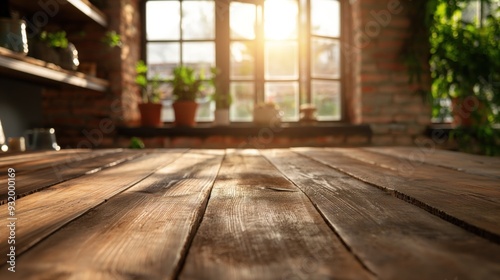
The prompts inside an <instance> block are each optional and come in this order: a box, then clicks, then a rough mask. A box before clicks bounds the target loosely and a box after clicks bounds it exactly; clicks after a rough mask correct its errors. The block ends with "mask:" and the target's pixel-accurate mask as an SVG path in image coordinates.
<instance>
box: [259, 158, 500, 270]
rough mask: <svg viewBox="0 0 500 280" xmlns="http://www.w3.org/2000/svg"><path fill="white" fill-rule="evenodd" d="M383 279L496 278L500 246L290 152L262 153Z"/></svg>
mask: <svg viewBox="0 0 500 280" xmlns="http://www.w3.org/2000/svg"><path fill="white" fill-rule="evenodd" d="M263 153H264V155H265V156H266V157H267V158H268V159H269V160H270V161H271V162H272V163H273V164H274V165H275V166H276V167H277V168H278V169H279V170H280V171H281V172H282V173H283V174H285V175H286V176H287V177H288V178H289V179H290V180H291V181H293V182H294V184H296V185H297V186H298V187H299V188H300V189H301V190H302V191H303V192H304V193H305V194H306V195H307V196H308V197H309V198H310V199H311V201H312V202H313V203H314V204H315V205H316V207H317V208H318V209H319V211H321V212H322V214H323V216H324V217H325V219H326V220H327V221H328V222H329V223H330V224H331V226H332V227H333V228H334V229H335V230H336V232H337V233H338V234H339V236H340V237H341V238H342V240H343V241H344V242H345V243H346V244H347V245H348V246H349V248H351V250H352V252H353V253H354V254H356V256H358V258H359V259H360V260H362V261H363V263H364V264H365V265H366V266H367V267H369V268H370V270H372V271H374V272H375V273H376V275H377V276H378V277H380V278H381V279H418V280H420V279H494V278H496V277H497V276H498V275H500V246H499V245H497V244H494V243H491V242H489V241H487V240H484V239H483V238H480V237H478V236H476V235H474V234H472V233H469V232H467V231H465V230H463V229H461V228H459V227H456V226H454V225H452V224H450V223H448V222H446V221H443V220H442V219H440V218H438V217H436V216H434V215H432V214H430V213H428V212H426V211H424V210H422V209H420V208H418V207H415V206H412V205H411V204H409V203H406V202H404V201H402V200H400V199H397V198H394V197H393V196H390V195H389V194H388V193H386V192H384V191H382V190H380V189H378V188H376V187H373V186H370V185H368V184H366V183H364V182H361V181H359V180H357V179H354V178H352V177H350V176H347V175H346V174H344V173H340V172H338V171H336V170H334V169H332V168H330V167H327V166H325V165H323V164H320V163H318V162H316V161H313V160H311V159H309V158H306V157H303V156H300V155H297V154H295V153H292V152H290V151H288V150H272V151H263Z"/></svg>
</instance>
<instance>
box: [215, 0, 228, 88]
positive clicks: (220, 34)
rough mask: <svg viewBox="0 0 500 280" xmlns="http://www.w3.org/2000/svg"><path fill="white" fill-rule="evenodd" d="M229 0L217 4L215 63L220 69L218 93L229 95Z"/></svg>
mask: <svg viewBox="0 0 500 280" xmlns="http://www.w3.org/2000/svg"><path fill="white" fill-rule="evenodd" d="M229 5H230V2H229V1H227V2H226V1H220V2H219V3H217V5H215V19H216V21H215V65H216V66H217V68H218V70H219V74H218V75H217V82H216V88H217V90H218V91H219V92H218V94H224V95H229V94H230V93H229V75H230V73H229V71H230V53H231V50H230V44H231V42H230V32H231V30H230V26H229V24H230V17H229V14H228V11H229Z"/></svg>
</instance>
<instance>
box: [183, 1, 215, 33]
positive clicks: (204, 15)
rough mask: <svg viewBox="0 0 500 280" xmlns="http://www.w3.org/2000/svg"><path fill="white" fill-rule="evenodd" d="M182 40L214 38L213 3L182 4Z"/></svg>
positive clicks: (194, 2) (191, 2) (186, 2)
mask: <svg viewBox="0 0 500 280" xmlns="http://www.w3.org/2000/svg"><path fill="white" fill-rule="evenodd" d="M182 38H183V39H213V38H215V4H214V1H184V2H182Z"/></svg>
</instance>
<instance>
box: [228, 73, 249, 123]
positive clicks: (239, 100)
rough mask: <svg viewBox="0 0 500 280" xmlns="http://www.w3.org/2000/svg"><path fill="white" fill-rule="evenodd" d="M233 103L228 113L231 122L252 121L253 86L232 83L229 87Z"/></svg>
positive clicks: (244, 83) (246, 83) (245, 83)
mask: <svg viewBox="0 0 500 280" xmlns="http://www.w3.org/2000/svg"><path fill="white" fill-rule="evenodd" d="M230 92H231V97H232V99H233V102H232V103H231V108H230V111H229V119H230V120H231V121H236V122H241V121H252V119H253V105H254V94H255V91H254V84H253V83H249V82H241V83H239V82H234V83H231V87H230Z"/></svg>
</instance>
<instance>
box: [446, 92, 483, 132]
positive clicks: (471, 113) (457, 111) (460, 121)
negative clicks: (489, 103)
mask: <svg viewBox="0 0 500 280" xmlns="http://www.w3.org/2000/svg"><path fill="white" fill-rule="evenodd" d="M451 104H452V113H453V125H454V126H472V125H476V124H480V123H481V122H484V121H486V114H485V107H484V104H483V103H482V102H481V101H479V99H478V98H477V97H475V96H473V95H471V96H467V97H461V98H452V99H451Z"/></svg>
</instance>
